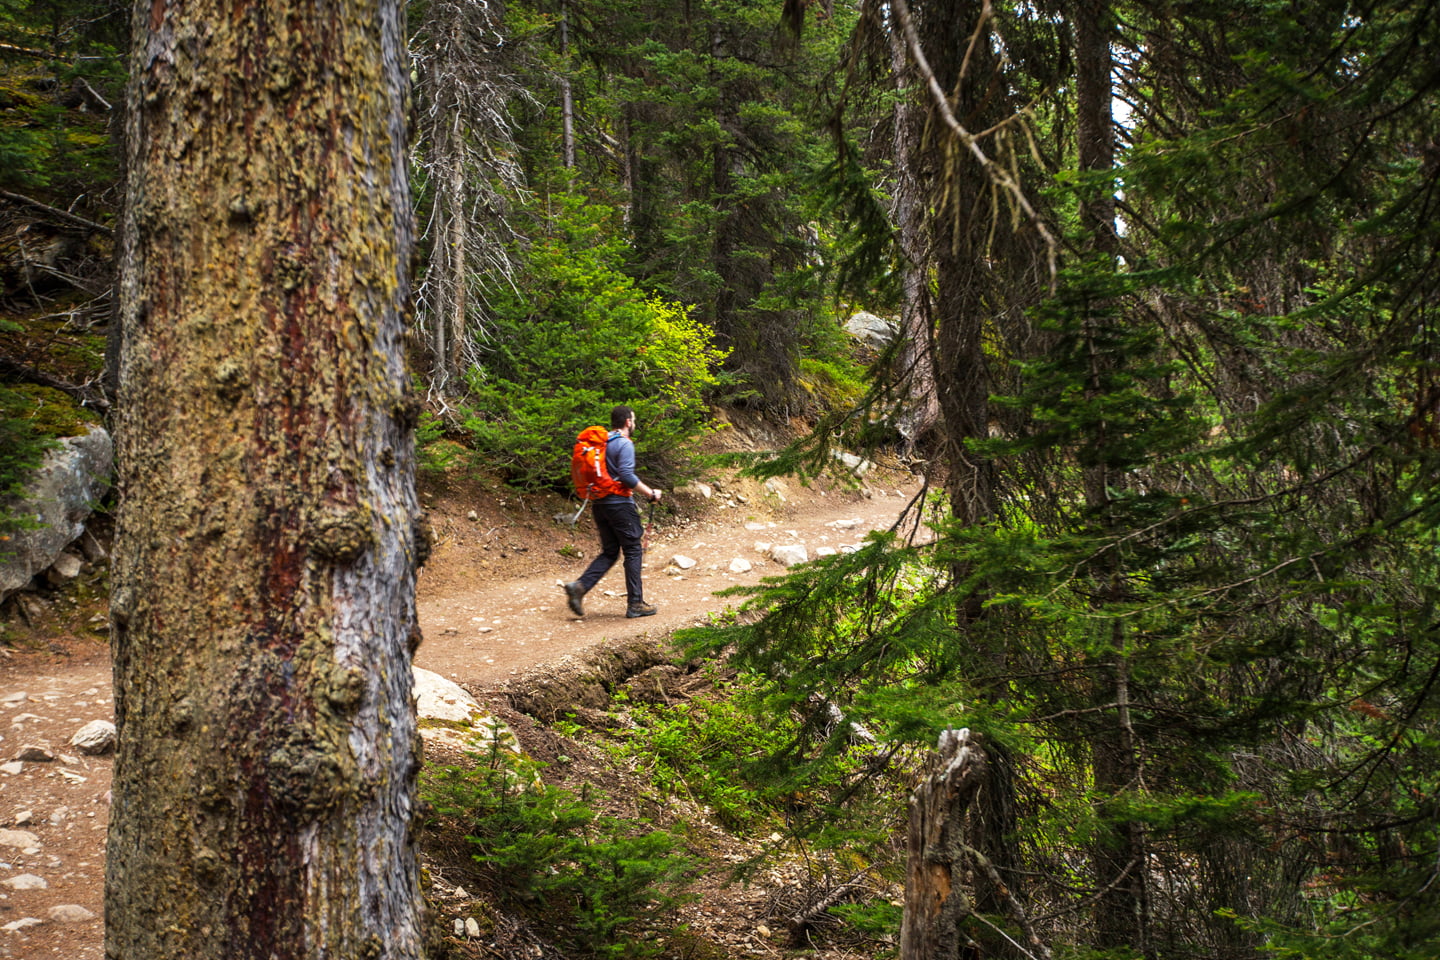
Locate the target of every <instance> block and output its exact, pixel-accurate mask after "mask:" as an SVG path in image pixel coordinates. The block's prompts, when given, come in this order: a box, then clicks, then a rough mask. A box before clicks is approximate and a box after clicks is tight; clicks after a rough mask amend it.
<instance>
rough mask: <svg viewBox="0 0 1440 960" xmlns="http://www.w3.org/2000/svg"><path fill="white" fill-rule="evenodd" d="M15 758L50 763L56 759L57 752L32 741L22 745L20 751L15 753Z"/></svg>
mask: <svg viewBox="0 0 1440 960" xmlns="http://www.w3.org/2000/svg"><path fill="white" fill-rule="evenodd" d="M15 759H16V760H29V761H30V762H32V763H49V762H50V761H52V760H54V759H55V754H53V753H51V752H50V751H49V750H46V749H45V748H44V747H40V746H36V745H35V744H33V743H31V744H26V745H25V746H23V747H21V748H20V752H19V753H17V754H15Z"/></svg>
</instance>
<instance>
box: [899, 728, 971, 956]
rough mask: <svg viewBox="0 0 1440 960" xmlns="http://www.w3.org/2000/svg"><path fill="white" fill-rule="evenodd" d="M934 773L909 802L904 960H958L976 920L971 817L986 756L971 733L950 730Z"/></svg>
mask: <svg viewBox="0 0 1440 960" xmlns="http://www.w3.org/2000/svg"><path fill="white" fill-rule="evenodd" d="M936 751H937V756H936V757H935V758H934V759H933V760H932V761H931V764H930V773H929V775H928V776H927V777H926V778H925V780H924V781H923V782H922V783H921V784H920V785H919V786H918V787H917V788H916V789H915V792H914V793H913V794H911V796H910V828H909V833H908V836H907V839H906V852H907V864H906V868H905V917H904V920H903V921H902V922H901V925H900V958H901V960H959V958H960V957H962V956H966V955H968V954H970V951H969V950H968V949H967V947H968V946H970V944H969V938H968V937H966V936H965V935H964V934H962V932H961V930H960V924H961V922H962V921H963V920H964V919H965V918H966V917H967V916H969V915H970V914H971V912H972V909H973V908H972V906H971V903H970V898H969V896H968V894H967V893H966V890H965V886H964V872H965V855H964V850H965V844H964V841H963V832H964V825H965V817H966V812H967V811H968V809H969V808H970V805H971V804H972V803H973V802H974V800H975V796H976V794H977V792H978V791H979V789H980V786H981V784H982V783H983V782H984V779H985V763H986V760H985V752H984V751H983V750H982V749H981V747H980V738H979V736H978V735H972V734H971V733H970V731H969V730H945V731H942V732H941V734H940V739H939V743H938V744H937V745H936Z"/></svg>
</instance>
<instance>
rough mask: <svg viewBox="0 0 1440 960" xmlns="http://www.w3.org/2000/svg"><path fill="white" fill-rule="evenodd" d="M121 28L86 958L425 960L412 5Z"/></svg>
mask: <svg viewBox="0 0 1440 960" xmlns="http://www.w3.org/2000/svg"><path fill="white" fill-rule="evenodd" d="M132 36H133V37H134V38H135V40H134V48H133V51H132V60H131V87H130V91H129V120H128V131H127V132H128V137H127V141H128V150H129V155H128V175H129V179H128V186H127V190H128V195H127V214H126V216H127V218H128V220H129V223H128V225H127V226H128V229H127V230H126V231H125V234H124V235H125V237H126V241H125V249H124V251H123V262H122V279H121V292H122V319H123V323H124V344H123V349H122V356H121V374H120V406H121V415H120V422H119V425H118V427H119V429H118V433H119V458H120V489H121V498H122V500H121V507H120V515H119V531H118V543H119V546H118V548H117V552H116V569H115V585H114V591H113V598H112V605H111V610H112V645H113V650H114V659H115V704H116V716H117V722H118V725H119V728H120V742H119V748H118V754H117V757H116V764H115V779H114V794H113V796H114V800H113V806H112V811H111V819H110V835H109V845H108V850H107V864H106V956H107V957H108V958H110V960H182V958H183V960H205V958H221V957H224V958H227V960H238V958H255V960H261V958H263V960H271V958H285V960H293V958H343V960H349V958H367V960H379V958H415V957H418V956H419V955H420V940H421V936H420V929H419V908H420V897H419V892H418V876H417V867H416V862H415V857H414V850H413V845H412V840H411V835H410V826H411V821H412V819H413V817H414V815H415V810H414V800H413V793H414V780H415V774H416V770H417V766H418V758H417V743H418V741H417V738H416V728H415V719H414V710H413V705H412V699H411V673H410V657H411V654H412V652H413V651H412V647H413V641H414V639H415V638H416V637H418V634H417V633H416V626H415V602H414V589H415V568H416V566H417V563H418V561H419V560H420V559H421V556H419V555H418V554H419V551H421V550H422V549H423V547H424V544H423V541H421V540H420V539H418V538H417V536H416V518H417V517H418V505H417V502H416V498H415V493H414V464H413V435H412V431H413V426H414V421H415V415H416V412H417V410H418V407H417V405H416V402H415V399H414V397H413V396H412V395H411V394H410V393H409V390H408V382H409V381H408V376H407V373H406V370H405V368H404V361H403V352H402V338H403V327H404V325H405V323H406V321H407V319H408V316H407V315H408V311H409V307H410V300H411V289H410V280H409V268H410V258H411V250H412V245H413V234H414V230H413V226H412V223H411V213H410V203H409V195H408V186H407V182H406V173H407V160H406V142H405V139H406V137H405V130H406V106H407V98H408V80H407V77H408V58H407V56H406V49H405V33H404V28H403V12H402V8H401V6H400V5H399V3H397V2H394V0H373V2H364V0H321V2H317V3H310V4H291V3H288V2H286V0H239V2H229V3H224V4H221V3H218V2H215V0H191V2H188V3H185V4H183V5H182V4H179V3H178V2H176V0H142V2H137V5H136V7H135V21H134V25H133V32H132Z"/></svg>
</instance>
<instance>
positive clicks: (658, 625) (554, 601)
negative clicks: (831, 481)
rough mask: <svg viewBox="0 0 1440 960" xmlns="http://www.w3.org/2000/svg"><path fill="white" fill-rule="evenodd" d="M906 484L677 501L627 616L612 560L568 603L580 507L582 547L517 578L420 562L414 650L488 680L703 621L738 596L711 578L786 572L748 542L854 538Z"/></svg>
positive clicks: (482, 682)
mask: <svg viewBox="0 0 1440 960" xmlns="http://www.w3.org/2000/svg"><path fill="white" fill-rule="evenodd" d="M915 490H916V486H915V484H914V483H913V482H911V483H909V484H908V485H902V486H898V487H897V486H889V487H886V488H884V489H881V488H878V487H875V488H871V489H870V491H869V496H861V495H860V494H859V493H857V492H853V491H850V492H831V493H828V494H820V493H818V492H814V491H804V492H803V493H802V497H803V500H802V502H800V503H796V504H793V505H790V506H788V507H781V508H780V510H779V511H778V514H775V515H772V514H771V513H770V511H769V509H768V508H765V509H751V508H750V507H749V505H748V504H738V505H737V506H735V507H729V508H723V509H720V508H712V509H707V510H706V511H705V512H704V519H699V520H696V519H691V518H689V517H687V516H685V515H684V514H683V513H682V514H680V515H678V516H676V515H672V516H670V517H662V518H661V519H659V520H657V522H656V524H655V527H654V529H653V532H652V534H651V538H650V549H649V550H648V551H647V553H646V556H645V563H644V578H645V594H646V597H645V598H646V600H647V601H649V602H650V603H653V604H655V605H656V606H657V607H658V608H659V612H658V613H657V614H656V615H655V616H653V617H645V618H638V619H633V620H631V619H626V617H625V581H624V573H623V571H622V570H621V569H620V565H619V564H618V563H617V564H616V566H615V567H613V568H612V569H611V570H610V572H609V573H607V574H606V575H605V578H604V579H603V580H601V581H600V583H599V584H598V585H597V586H596V587H595V589H594V590H592V591H591V592H590V594H589V595H588V596H587V597H586V598H585V614H586V616H585V618H584V619H579V620H577V619H576V618H575V617H574V616H573V615H572V614H571V613H570V611H569V609H568V607H567V606H566V603H565V595H564V593H563V592H562V590H561V589H560V584H562V583H564V582H565V581H568V580H573V579H575V578H576V577H578V576H579V575H580V572H581V571H582V570H583V569H584V568H585V565H586V564H587V563H588V562H589V560H590V558H591V557H592V556H594V552H595V551H596V549H597V538H596V536H595V533H594V528H593V525H592V524H591V522H590V519H589V516H588V514H587V515H586V516H585V517H583V518H582V519H581V520H580V522H579V524H577V529H576V530H575V531H574V534H573V541H572V543H573V546H574V547H576V548H578V549H579V550H580V551H582V552H583V556H581V557H566V556H563V555H562V554H561V553H560V552H559V551H556V550H547V551H543V553H544V555H545V556H546V557H547V559H545V560H543V561H542V562H534V561H532V566H531V572H530V574H529V575H528V576H525V577H523V578H519V579H510V580H503V581H498V580H494V579H483V578H482V577H481V576H480V575H475V576H464V575H461V576H453V575H452V576H448V577H447V582H446V583H444V584H443V585H441V586H438V587H435V588H432V589H427V580H426V577H427V576H429V573H428V572H427V573H422V575H421V581H420V589H419V595H420V602H419V616H420V626H421V629H422V631H423V632H424V636H425V640H424V642H423V643H422V645H421V647H420V650H419V652H418V653H417V654H416V657H415V662H416V664H417V665H419V666H421V667H424V668H425V669H427V670H433V671H434V672H436V673H438V674H440V675H442V676H445V677H449V678H450V679H452V680H455V681H457V682H459V683H462V684H472V685H476V686H480V687H486V686H492V685H494V684H496V683H498V682H500V681H503V680H505V679H507V678H509V677H511V676H514V675H516V674H518V673H522V672H524V670H525V669H526V668H528V667H532V666H535V665H537V664H541V663H544V662H546V661H549V660H554V659H556V658H559V657H561V656H564V655H565V654H573V653H578V652H580V651H583V650H584V649H586V648H587V647H590V646H593V645H595V644H597V643H600V642H602V641H605V640H623V639H630V638H633V637H638V636H641V635H642V634H651V635H663V634H665V633H669V632H670V631H672V630H675V629H678V628H680V627H686V626H691V625H693V624H695V623H697V622H703V621H704V620H705V618H706V617H707V616H708V615H709V614H711V613H712V612H717V611H720V610H723V609H724V608H725V607H726V606H728V605H731V604H733V603H734V602H735V600H736V599H737V598H722V597H716V596H714V594H715V592H716V591H717V590H723V589H725V588H726V587H731V586H735V585H737V584H755V583H759V582H760V580H761V578H762V577H767V576H777V575H779V574H781V573H783V572H784V567H783V566H781V565H780V564H779V563H776V562H775V561H773V560H771V559H769V558H768V557H766V556H764V555H763V554H762V553H760V552H759V551H757V550H756V545H757V544H767V543H768V544H785V543H799V544H803V545H804V546H805V547H806V550H807V552H808V554H809V556H810V557H811V558H813V557H815V556H816V550H817V549H819V548H827V547H828V548H830V549H840V548H842V547H844V546H847V545H854V544H858V543H860V541H861V540H863V539H864V537H865V534H866V533H868V532H869V531H870V530H872V529H885V528H888V527H889V526H890V525H891V524H893V523H894V522H895V520H896V517H897V516H898V514H899V513H900V511H901V509H902V508H903V507H904V506H905V505H906V504H907V503H908V502H909V499H910V497H912V496H913V495H914V493H915ZM676 555H681V556H684V557H688V558H689V559H692V560H694V561H695V565H694V566H693V567H691V568H690V569H688V570H680V569H679V568H678V567H677V566H676V565H675V564H674V563H673V562H672V560H673V558H674V557H675V556H676ZM507 559H508V558H507ZM736 559H743V560H745V561H747V562H748V563H749V564H750V565H751V567H750V569H749V570H748V571H745V572H735V571H732V569H731V564H732V562H733V561H735V560H736ZM432 563H435V564H436V565H437V566H440V565H443V566H445V567H447V568H448V569H449V570H450V571H454V570H455V569H456V558H455V557H453V556H438V557H437V558H436V559H435V560H434V561H432Z"/></svg>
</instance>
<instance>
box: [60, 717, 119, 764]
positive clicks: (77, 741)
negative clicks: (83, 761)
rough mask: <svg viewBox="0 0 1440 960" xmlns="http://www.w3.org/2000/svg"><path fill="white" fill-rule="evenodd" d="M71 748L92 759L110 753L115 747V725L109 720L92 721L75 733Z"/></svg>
mask: <svg viewBox="0 0 1440 960" xmlns="http://www.w3.org/2000/svg"><path fill="white" fill-rule="evenodd" d="M70 746H72V747H74V748H75V749H76V750H79V751H80V752H81V753H83V754H86V755H87V756H91V757H98V756H100V755H101V754H102V753H108V752H109V751H110V749H111V748H112V747H114V746H115V724H113V723H111V722H110V721H109V720H91V721H90V722H89V723H87V724H85V726H83V727H81V728H80V729H79V730H76V731H75V734H74V736H72V737H71V738H70Z"/></svg>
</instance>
